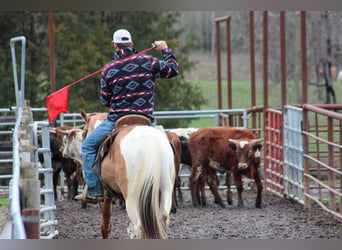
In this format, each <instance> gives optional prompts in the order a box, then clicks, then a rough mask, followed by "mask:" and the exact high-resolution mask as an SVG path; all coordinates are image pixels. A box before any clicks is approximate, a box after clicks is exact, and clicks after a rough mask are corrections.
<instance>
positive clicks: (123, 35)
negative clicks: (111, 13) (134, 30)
mask: <svg viewBox="0 0 342 250" xmlns="http://www.w3.org/2000/svg"><path fill="white" fill-rule="evenodd" d="M131 42H132V37H131V33H129V32H128V30H125V29H119V30H117V31H115V32H114V34H113V43H131Z"/></svg>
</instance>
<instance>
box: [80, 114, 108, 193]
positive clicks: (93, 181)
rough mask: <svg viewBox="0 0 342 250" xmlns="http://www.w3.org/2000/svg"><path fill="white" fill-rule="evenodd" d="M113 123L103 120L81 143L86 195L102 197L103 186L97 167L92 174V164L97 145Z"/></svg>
mask: <svg viewBox="0 0 342 250" xmlns="http://www.w3.org/2000/svg"><path fill="white" fill-rule="evenodd" d="M114 126H115V123H114V122H111V121H108V120H107V119H105V120H103V122H101V124H100V125H98V126H97V127H96V128H95V129H94V130H93V132H91V134H90V135H89V136H88V137H87V138H86V139H85V140H84V141H83V143H82V161H83V170H84V175H85V176H84V177H85V182H86V183H87V185H88V193H89V194H90V195H93V196H103V186H102V183H101V181H100V178H99V176H98V175H97V173H98V170H99V166H96V172H97V173H95V172H94V169H93V167H92V166H93V164H94V161H95V158H96V155H97V150H98V148H99V145H100V144H101V143H102V142H103V140H104V139H105V138H106V135H107V134H108V133H110V132H112V130H113V129H114Z"/></svg>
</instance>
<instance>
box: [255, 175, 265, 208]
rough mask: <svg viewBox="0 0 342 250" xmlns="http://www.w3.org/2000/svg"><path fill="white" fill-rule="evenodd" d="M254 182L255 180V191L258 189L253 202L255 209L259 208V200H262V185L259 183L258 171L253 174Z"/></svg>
mask: <svg viewBox="0 0 342 250" xmlns="http://www.w3.org/2000/svg"><path fill="white" fill-rule="evenodd" d="M254 180H255V184H256V185H257V189H258V194H257V198H256V201H255V207H257V208H261V200H262V189H263V187H262V183H261V179H260V174H259V171H258V170H257V171H256V173H254Z"/></svg>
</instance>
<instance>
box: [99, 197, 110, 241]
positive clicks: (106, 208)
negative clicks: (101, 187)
mask: <svg viewBox="0 0 342 250" xmlns="http://www.w3.org/2000/svg"><path fill="white" fill-rule="evenodd" d="M104 197H105V198H104V201H103V202H101V203H100V208H101V212H102V225H101V233H102V238H103V239H108V236H109V234H110V231H111V229H112V225H111V224H110V218H111V216H112V202H113V196H111V195H109V194H108V192H107V191H106V190H105V191H104Z"/></svg>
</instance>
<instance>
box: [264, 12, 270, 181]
mask: <svg viewBox="0 0 342 250" xmlns="http://www.w3.org/2000/svg"><path fill="white" fill-rule="evenodd" d="M267 29H268V13H267V11H264V12H263V90H264V110H263V112H264V134H265V146H266V147H265V149H266V150H264V159H265V167H264V176H265V187H267V182H266V180H267V178H268V173H267V170H268V168H269V167H270V166H269V164H270V161H269V154H270V152H269V151H268V150H269V145H268V143H269V141H270V138H269V131H268V128H267V127H268V126H269V113H268V111H267V108H268V67H267V65H268V58H267V57H268V53H267V50H268V32H267Z"/></svg>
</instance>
